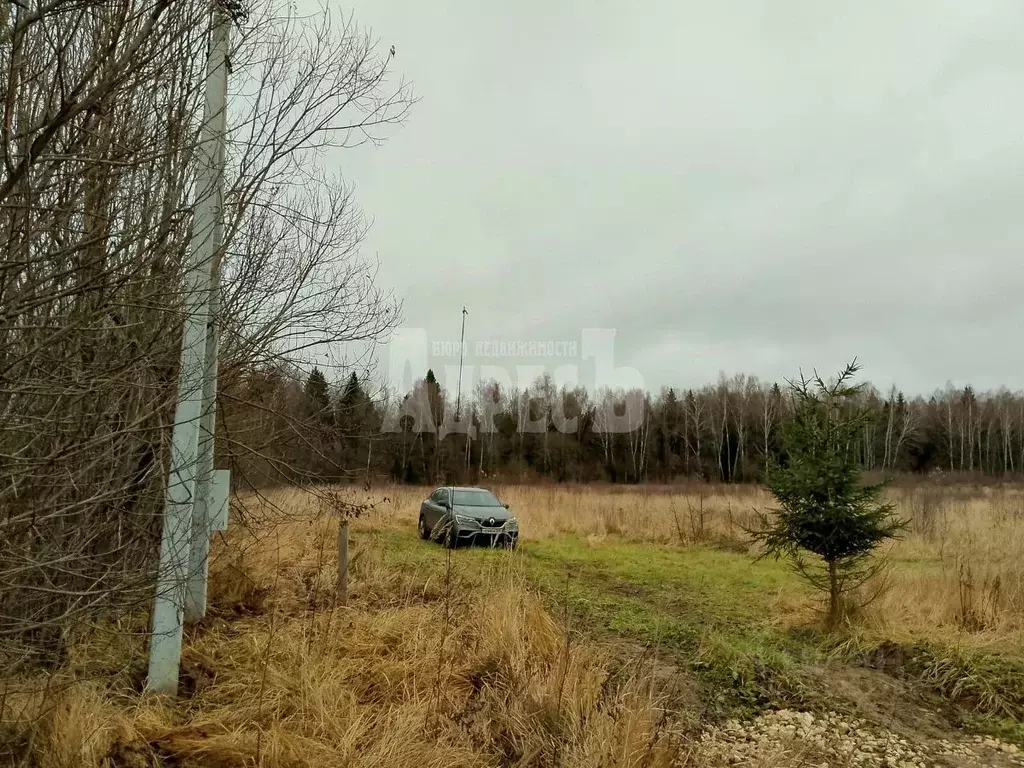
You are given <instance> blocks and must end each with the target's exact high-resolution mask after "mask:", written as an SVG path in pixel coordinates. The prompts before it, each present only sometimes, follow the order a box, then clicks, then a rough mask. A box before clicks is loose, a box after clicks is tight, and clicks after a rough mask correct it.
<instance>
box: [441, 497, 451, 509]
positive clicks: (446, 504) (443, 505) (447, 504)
mask: <svg viewBox="0 0 1024 768" xmlns="http://www.w3.org/2000/svg"><path fill="white" fill-rule="evenodd" d="M441 506H442V507H444V508H445V509H451V508H452V503H451V502H450V501H448V500H447V499H445V500H444V501H442V502H441Z"/></svg>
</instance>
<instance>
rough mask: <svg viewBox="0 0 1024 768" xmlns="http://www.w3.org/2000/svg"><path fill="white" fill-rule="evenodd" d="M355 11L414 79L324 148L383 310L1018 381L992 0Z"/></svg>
mask: <svg viewBox="0 0 1024 768" xmlns="http://www.w3.org/2000/svg"><path fill="white" fill-rule="evenodd" d="M354 13H355V16H356V18H357V20H359V21H360V23H361V24H363V25H368V26H370V27H371V28H372V29H373V32H374V33H375V35H376V36H378V37H379V38H380V39H381V43H382V45H384V46H388V45H390V44H391V43H394V44H395V45H396V48H397V57H396V61H395V65H396V67H397V68H398V69H400V71H401V72H402V73H403V74H405V75H406V76H408V77H409V78H411V79H412V80H413V82H414V83H415V87H416V91H417V94H418V95H419V96H420V97H421V101H420V103H419V104H417V105H416V107H415V109H414V111H413V113H412V115H411V118H410V120H409V122H408V123H407V124H406V125H405V126H404V127H403V128H401V129H400V130H398V131H396V132H394V133H393V135H392V138H391V140H390V142H389V143H388V144H386V145H385V146H384V147H383V148H380V149H373V150H369V149H360V150H356V151H351V152H344V153H339V154H338V156H337V158H336V163H337V166H338V168H339V169H340V170H342V172H343V173H345V175H346V176H347V177H348V178H349V179H350V180H351V181H352V182H354V183H355V184H356V188H357V196H358V198H359V201H360V203H361V205H362V206H363V207H364V208H365V210H366V211H367V213H368V214H370V215H371V216H372V217H373V219H374V226H373V229H372V232H371V234H370V236H369V238H368V241H367V244H366V248H367V250H368V251H369V252H371V253H375V254H376V255H377V256H378V257H379V259H380V261H381V267H382V268H381V272H380V281H381V282H382V283H384V284H386V285H389V286H394V287H395V288H396V291H397V293H398V295H399V296H401V297H402V298H403V299H404V302H405V319H406V324H407V325H410V326H418V327H424V328H426V329H427V330H428V332H429V334H430V336H431V337H432V338H441V339H457V338H458V333H459V323H460V315H459V310H460V309H461V307H462V304H463V303H465V304H466V305H467V306H468V307H469V310H470V313H471V315H470V322H469V326H468V332H467V337H468V338H469V340H471V341H472V340H475V339H493V338H508V339H524V340H532V339H553V340H558V339H565V338H573V337H577V338H578V336H579V332H580V329H581V328H585V327H611V328H615V329H617V331H618V340H617V344H616V359H617V361H620V362H621V364H623V365H633V366H635V367H637V368H638V369H640V371H641V373H642V374H643V375H644V377H645V379H646V381H647V382H648V385H649V386H650V387H651V388H653V389H657V388H658V387H660V386H662V385H670V384H672V385H680V386H691V385H697V384H702V383H705V382H709V381H712V380H714V379H715V378H716V377H717V375H718V372H719V371H720V370H725V371H726V372H727V373H733V372H745V373H751V374H756V375H758V376H760V377H762V378H766V379H779V378H781V377H783V376H787V375H791V374H793V373H795V372H796V370H797V369H798V368H799V367H801V366H802V367H804V368H805V369H806V368H810V367H813V366H819V367H821V368H822V369H824V370H830V369H833V368H836V367H838V366H839V365H841V364H842V363H843V362H845V361H846V360H848V359H849V358H850V357H852V356H853V355H855V354H856V355H859V356H860V357H861V360H862V361H863V362H864V363H865V364H866V375H867V376H868V377H869V378H871V379H872V380H873V381H874V382H875V383H876V384H878V385H879V386H887V385H888V383H889V382H892V381H896V382H897V383H899V384H900V385H901V386H902V387H904V388H905V389H906V390H908V391H911V392H925V393H927V392H929V391H930V390H931V389H932V388H934V387H938V386H942V385H943V384H944V383H945V381H946V380H947V379H952V380H953V381H955V382H957V383H964V382H966V381H972V382H973V383H974V384H975V385H976V386H979V387H994V386H998V385H1000V384H1006V385H1008V386H1010V387H1011V388H1022V387H1024V363H1022V362H1020V361H1019V360H1018V359H1017V357H1016V355H1015V353H1014V352H1013V346H1014V345H1013V342H1014V340H1015V337H1016V334H1017V329H1018V328H1020V327H1022V325H1024V323H1022V320H1024V304H1022V303H1021V302H1020V301H1019V300H1018V299H1017V297H1018V296H1020V295H1021V293H1022V292H1024V265H1022V262H1021V259H1020V258H1019V256H1018V254H1019V252H1020V251H1021V246H1022V245H1024V229H1022V227H1021V224H1020V223H1019V222H1020V219H1021V217H1020V214H1019V210H1020V205H1021V201H1022V200H1024V195H1022V193H1024V143H1022V136H1024V130H1022V129H1024V107H1022V103H1021V100H1020V98H1019V93H1020V85H1019V84H1020V83H1021V82H1024V50H1022V49H1020V47H1019V45H1018V44H1017V41H1016V39H1015V31H1016V30H1019V29H1020V28H1021V25H1022V22H1024V5H1021V4H1020V3H1019V2H1016V0H1005V1H1000V0H991V1H986V2H977V3H965V2H962V1H960V0H956V1H954V0H947V1H945V2H931V1H928V2H926V0H918V1H917V2H886V3H883V2H873V3H857V4H854V3H845V4H834V3H820V2H813V1H811V0H801V1H800V2H797V1H795V0H789V1H788V2H783V3H779V2H768V0H762V1H761V2H745V3H742V4H740V3H707V2H704V3H696V2H669V1H668V0H651V1H650V2H645V3H643V4H639V5H638V4H635V3H625V2H614V3H613V2H608V1H604V0H601V1H595V0H587V1H584V0H577V1H576V2H568V1H563V2H559V3H544V2H539V1H538V0H527V1H526V2H521V3H517V4H511V5H510V4H499V3H486V4H485V3H479V2H469V0H459V1H458V2H451V3H447V4H445V5H444V7H442V8H437V7H436V5H427V4H420V3H408V2H398V1H397V0H373V2H369V1H368V0H358V1H357V2H356V3H355V6H354ZM332 160H333V159H332Z"/></svg>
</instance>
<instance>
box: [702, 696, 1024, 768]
mask: <svg viewBox="0 0 1024 768" xmlns="http://www.w3.org/2000/svg"><path fill="white" fill-rule="evenodd" d="M698 755H699V757H700V758H701V762H702V763H703V764H707V765H715V766H764V767H767V766H780V767H781V766H813V767H814V768H931V767H932V766H936V768H939V767H941V768H947V767H949V766H957V767H958V768H959V767H961V766H1018V765H1020V766H1024V752H1022V751H1021V750H1019V749H1018V748H1017V747H1016V746H1015V745H1013V744H1008V743H1006V742H1003V741H1000V740H998V739H992V738H987V737H981V736H977V737H968V738H965V739H961V740H947V739H936V740H925V741H918V742H915V741H914V740H908V739H906V738H903V737H901V736H900V735H898V734H896V733H893V732H892V731H887V730H885V729H883V728H879V727H877V726H874V725H871V724H869V723H867V722H865V721H863V720H859V719H857V718H847V717H844V716H842V715H839V714H836V713H826V714H819V715H814V714H811V713H810V712H793V711H790V710H778V711H774V712H768V713H765V714H763V715H761V716H760V717H758V718H756V719H754V720H751V721H748V722H743V723H741V722H739V721H737V720H730V721H728V722H726V723H725V724H724V725H722V726H720V727H715V728H711V729H708V730H707V731H705V732H704V734H703V735H702V737H701V741H700V744H699V746H698Z"/></svg>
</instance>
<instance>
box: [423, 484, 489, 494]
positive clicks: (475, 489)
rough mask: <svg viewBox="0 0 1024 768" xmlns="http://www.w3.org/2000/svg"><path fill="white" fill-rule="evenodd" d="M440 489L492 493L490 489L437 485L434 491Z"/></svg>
mask: <svg viewBox="0 0 1024 768" xmlns="http://www.w3.org/2000/svg"><path fill="white" fill-rule="evenodd" d="M442 488H447V489H449V490H452V491H487V493H493V491H492V490H491V489H490V488H477V487H474V486H471V485H439V486H437V488H435V489H434V490H437V491H439V490H441V489H442Z"/></svg>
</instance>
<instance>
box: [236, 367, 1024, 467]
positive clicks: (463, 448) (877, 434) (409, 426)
mask: <svg viewBox="0 0 1024 768" xmlns="http://www.w3.org/2000/svg"><path fill="white" fill-rule="evenodd" d="M244 386H245V387H246V392H245V395H244V398H242V399H243V400H244V401H245V402H246V403H247V406H246V407H243V408H240V409H239V410H237V411H235V412H229V414H228V416H227V419H226V424H227V425H228V427H229V428H232V429H235V430H236V431H238V432H239V440H238V441H237V442H239V443H240V444H244V445H246V446H249V447H250V449H249V450H248V458H247V459H244V457H242V456H234V457H233V461H234V462H235V463H238V462H242V463H243V464H246V462H248V465H247V466H248V467H249V470H250V471H249V472H248V475H247V476H248V477H252V478H254V479H255V480H257V482H258V481H259V479H260V478H263V479H269V478H271V477H272V476H274V475H275V474H276V475H277V476H278V477H279V480H280V481H288V482H294V481H296V480H299V479H302V478H305V479H308V480H311V481H314V482H317V481H337V480H342V479H345V478H350V479H351V478H354V479H360V478H371V477H380V476H382V475H386V476H388V477H390V478H391V479H394V480H397V481H400V482H407V483H427V484H433V483H442V482H478V481H480V480H481V479H482V478H488V477H489V478H492V479H493V478H501V479H505V480H529V479H538V478H545V479H550V480H552V481H556V482H592V481H610V482H618V483H639V482H662V483H663V482H672V481H675V480H681V479H692V480H705V481H716V482H756V481H759V480H761V479H762V478H763V475H764V471H765V468H766V467H767V466H768V465H770V464H771V463H772V462H774V461H784V459H785V457H784V456H783V455H781V440H780V437H781V430H782V427H783V425H784V424H785V423H786V421H787V420H788V419H789V418H790V415H791V398H790V396H789V389H788V386H787V384H786V383H785V382H782V383H776V382H764V381H760V380H759V379H758V378H757V377H754V376H747V375H744V374H738V375H735V376H732V377H726V376H724V375H722V376H720V377H719V379H718V381H717V382H716V383H714V384H708V385H706V386H704V387H700V388H694V389H687V388H674V387H669V388H664V389H662V390H661V391H660V392H659V393H657V394H652V393H646V392H645V393H640V392H633V393H629V394H631V395H632V397H634V398H635V399H634V401H633V402H636V401H637V400H639V401H640V402H641V403H642V407H641V408H639V409H633V411H632V413H631V418H632V419H633V422H635V423H633V422H631V423H630V424H629V428H628V429H626V430H622V431H618V432H607V431H602V430H601V429H600V427H601V425H602V420H603V418H605V417H604V416H603V414H608V413H612V412H613V413H616V414H618V415H619V417H620V420H621V418H622V415H623V414H626V413H629V412H630V409H627V408H626V407H625V400H626V397H627V393H625V392H622V391H619V392H613V391H602V392H588V391H587V390H586V389H585V388H583V387H575V388H568V387H561V388H559V387H557V386H556V385H555V384H554V382H553V380H552V379H551V378H550V377H549V376H542V377H541V378H539V379H537V380H536V381H535V382H534V383H533V384H532V385H530V386H529V387H526V388H524V389H520V390H509V391H502V389H501V387H500V386H499V385H498V384H497V383H495V382H482V383H479V384H477V386H476V387H475V388H474V389H473V390H472V391H468V392H466V391H464V392H463V393H462V396H461V402H460V403H459V409H460V410H461V416H462V418H463V419H464V420H468V421H469V422H470V423H471V424H472V425H473V427H475V428H476V434H475V436H474V437H473V438H469V437H467V435H466V434H463V433H459V432H454V433H452V432H449V433H448V434H444V431H445V427H444V425H445V424H449V425H450V424H451V423H452V419H453V411H454V410H455V408H456V402H455V401H456V398H455V396H454V394H453V393H451V392H448V391H446V390H444V389H443V388H442V387H441V385H440V384H439V383H438V381H437V379H436V377H435V376H434V374H433V372H432V371H427V372H426V375H425V376H424V377H423V378H422V379H420V380H419V381H417V382H416V383H415V385H414V387H413V389H412V391H410V392H408V393H406V394H405V395H404V396H403V397H401V398H396V397H394V396H391V397H388V396H385V395H381V394H379V393H374V392H372V387H371V386H370V385H369V384H368V382H366V381H361V380H360V378H359V377H358V375H357V374H355V373H352V374H350V375H349V376H348V378H347V379H346V381H345V383H344V384H343V385H341V386H331V385H329V384H328V382H327V381H326V379H325V377H324V375H323V373H322V372H321V371H319V370H317V369H314V370H313V371H312V373H310V374H309V375H308V376H306V378H305V380H304V381H303V380H302V378H301V376H299V375H297V374H296V373H294V372H292V373H288V372H285V371H283V370H280V369H278V370H263V371H260V372H254V373H252V374H251V375H250V377H249V379H248V380H247V381H246V383H245V385H244ZM410 401H416V402H418V403H427V404H428V406H427V408H428V415H427V419H428V420H429V421H428V423H427V426H426V428H424V426H423V421H424V420H423V419H418V418H416V417H415V416H416V410H415V408H410ZM856 407H858V408H863V409H865V410H866V411H867V412H868V414H869V418H868V420H867V423H866V425H865V426H864V428H863V430H862V433H861V436H860V439H859V440H858V441H857V443H856V444H855V445H851V446H850V450H851V451H853V452H854V455H855V456H856V458H857V461H858V462H859V463H860V465H861V466H862V467H863V468H864V469H865V470H868V471H876V472H884V473H888V474H897V473H921V474H924V473H939V472H941V473H961V472H963V473H976V474H978V473H980V474H986V475H992V476H1002V475H1011V474H1017V473H1020V472H1022V471H1024V394H1022V393H1011V392H1009V391H1007V390H1005V389H1001V390H998V391H994V392H976V391H975V390H974V389H973V388H972V387H970V386H966V387H963V388H957V387H954V386H952V385H947V386H946V387H945V388H943V389H940V390H936V391H935V392H934V393H933V394H932V395H930V396H929V397H921V396H916V397H913V398H907V397H906V396H904V394H903V393H902V392H901V391H900V390H899V389H897V388H896V387H893V388H891V389H890V390H889V391H887V392H880V391H879V390H878V389H877V388H875V387H874V386H872V385H871V384H870V383H865V384H864V386H863V389H862V391H861V394H860V396H859V398H858V401H857V403H856ZM609 408H612V409H614V411H609V410H607V409H609ZM245 414H248V415H247V416H246V415H245ZM410 414H412V415H410ZM429 422H432V423H433V425H434V428H431V427H430V423H429ZM538 423H543V424H545V425H546V426H545V427H544V428H538V427H537V424H538ZM388 424H391V425H392V428H391V429H390V430H389V429H386V427H387V425H388ZM394 425H397V426H394ZM491 425H493V427H491ZM243 433H244V435H243ZM257 445H259V446H261V447H260V448H259V449H258V450H256V449H254V446H257ZM255 470H259V471H258V472H257V471H255Z"/></svg>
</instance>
